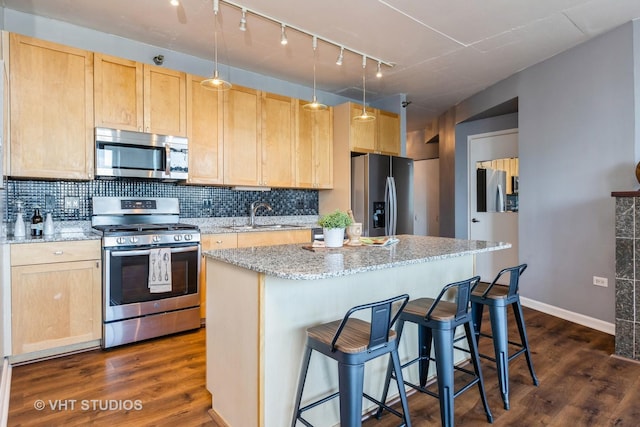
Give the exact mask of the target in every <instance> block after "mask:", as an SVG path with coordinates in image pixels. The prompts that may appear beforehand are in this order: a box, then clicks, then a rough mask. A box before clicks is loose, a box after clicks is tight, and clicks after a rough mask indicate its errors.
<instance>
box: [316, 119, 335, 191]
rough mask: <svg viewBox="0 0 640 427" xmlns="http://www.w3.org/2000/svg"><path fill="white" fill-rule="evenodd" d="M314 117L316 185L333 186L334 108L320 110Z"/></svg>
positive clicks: (320, 187) (321, 187)
mask: <svg viewBox="0 0 640 427" xmlns="http://www.w3.org/2000/svg"><path fill="white" fill-rule="evenodd" d="M315 114H316V116H315V117H314V120H315V126H314V135H313V161H314V164H313V170H314V172H315V187H316V188H318V189H329V188H333V109H332V108H329V109H328V110H326V111H318V112H316V113H315Z"/></svg>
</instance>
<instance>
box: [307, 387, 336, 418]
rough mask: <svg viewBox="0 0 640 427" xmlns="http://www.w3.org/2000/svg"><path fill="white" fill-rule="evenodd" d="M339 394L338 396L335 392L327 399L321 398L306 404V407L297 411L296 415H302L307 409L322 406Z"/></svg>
mask: <svg viewBox="0 0 640 427" xmlns="http://www.w3.org/2000/svg"><path fill="white" fill-rule="evenodd" d="M339 394H340V393H339V392H335V393H333V394H331V395H329V396H327V397H323V398H322V399H320V400H316V401H315V402H312V403H310V404H308V405H306V406H303V407H302V408H300V409H299V410H298V414H302V413H303V412H304V411H307V410H309V409H312V408H315V407H316V406H318V405H322V404H323V403H325V402H328V401H329V400H331V399H333V398H335V397H337V396H338V395H339Z"/></svg>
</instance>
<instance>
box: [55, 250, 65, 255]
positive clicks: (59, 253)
mask: <svg viewBox="0 0 640 427" xmlns="http://www.w3.org/2000/svg"><path fill="white" fill-rule="evenodd" d="M53 254H54V255H62V254H64V251H55V252H54V253H53Z"/></svg>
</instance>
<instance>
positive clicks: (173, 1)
mask: <svg viewBox="0 0 640 427" xmlns="http://www.w3.org/2000/svg"><path fill="white" fill-rule="evenodd" d="M169 3H171V6H180V2H179V1H178V0H171V1H170V2H169Z"/></svg>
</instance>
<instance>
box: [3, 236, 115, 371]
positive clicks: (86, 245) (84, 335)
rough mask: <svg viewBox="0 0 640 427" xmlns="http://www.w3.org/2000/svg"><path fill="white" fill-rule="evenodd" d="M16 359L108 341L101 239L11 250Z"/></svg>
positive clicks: (20, 246) (15, 246) (57, 352)
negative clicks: (104, 335) (105, 337)
mask: <svg viewBox="0 0 640 427" xmlns="http://www.w3.org/2000/svg"><path fill="white" fill-rule="evenodd" d="M11 335H12V356H13V357H15V356H19V355H24V354H33V357H25V358H23V359H25V360H27V359H31V358H39V357H45V356H51V355H55V354H61V353H65V352H68V351H73V350H78V349H81V348H83V346H84V347H92V346H96V345H98V344H99V340H100V339H101V337H102V265H101V260H100V242H99V241H93V240H92V241H76V242H55V243H54V242H51V243H28V244H16V245H12V247H11Z"/></svg>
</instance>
